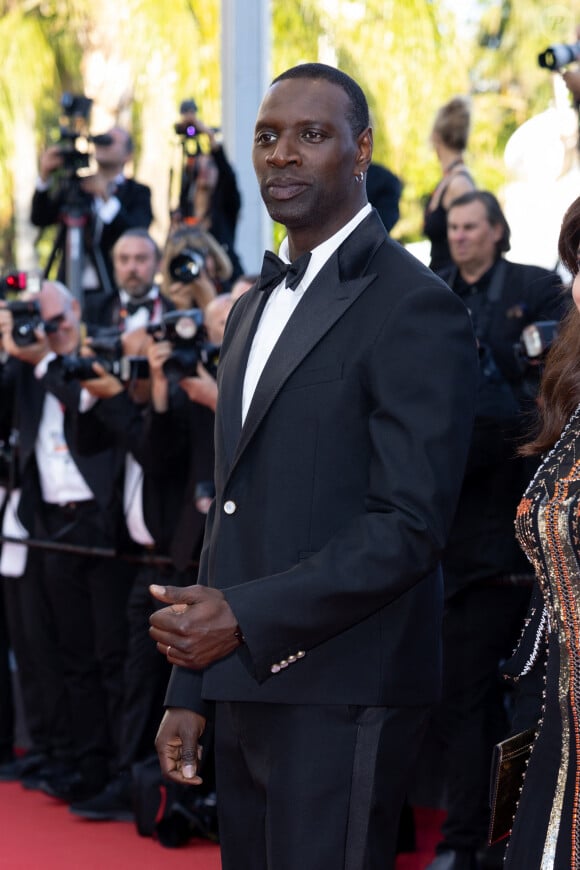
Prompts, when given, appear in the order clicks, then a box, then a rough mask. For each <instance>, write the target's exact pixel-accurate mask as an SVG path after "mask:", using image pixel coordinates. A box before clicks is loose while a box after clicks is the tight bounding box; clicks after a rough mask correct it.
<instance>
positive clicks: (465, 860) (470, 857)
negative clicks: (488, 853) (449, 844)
mask: <svg viewBox="0 0 580 870" xmlns="http://www.w3.org/2000/svg"><path fill="white" fill-rule="evenodd" d="M425 870H477V858H476V856H475V852H467V851H464V850H462V849H461V850H460V849H444V850H442V851H441V852H439V854H438V855H436V856H435V858H434V859H433V861H431V863H430V864H428V865H427V867H426V868H425Z"/></svg>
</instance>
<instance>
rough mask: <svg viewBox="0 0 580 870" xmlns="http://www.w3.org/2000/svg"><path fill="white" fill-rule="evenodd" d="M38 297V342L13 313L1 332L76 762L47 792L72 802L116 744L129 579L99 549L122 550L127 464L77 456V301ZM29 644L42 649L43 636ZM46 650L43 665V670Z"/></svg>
mask: <svg viewBox="0 0 580 870" xmlns="http://www.w3.org/2000/svg"><path fill="white" fill-rule="evenodd" d="M37 301H38V305H39V310H40V316H41V318H42V323H43V326H42V327H41V328H37V329H36V330H35V332H34V334H33V336H32V338H33V341H32V342H31V343H29V344H26V345H22V344H19V343H17V342H15V340H14V333H13V317H12V313H11V312H10V311H9V310H8V309H7V308H6V307H4V305H2V307H0V332H1V333H2V340H3V345H4V348H5V350H6V351H7V352H8V353H9V354H10V355H11V357H13V358H14V360H15V362H17V366H16V367H15V373H14V376H15V379H16V383H15V391H14V401H15V402H16V405H17V409H18V414H17V428H18V431H19V449H18V471H19V475H20V480H21V488H22V495H21V499H20V504H19V516H20V520H21V521H22V523H23V525H24V526H25V528H26V529H27V531H28V532H29V534H30V535H31V536H32V537H35V538H37V539H40V540H43V541H47V543H48V544H49V548H47V549H46V550H43V551H41V552H40V555H39V563H40V564H39V568H38V576H39V580H38V583H39V590H38V591H39V595H38V599H39V600H38V603H37V605H36V607H37V608H44V610H43V612H40V613H37V614H36V617H37V619H38V621H39V623H40V622H41V623H43V628H44V629H45V630H47V629H46V626H47V625H48V629H49V630H51V631H53V632H54V636H55V638H56V644H57V647H58V654H59V660H60V666H61V668H62V675H63V678H64V688H65V698H64V699H62V698H59V700H58V704H59V707H62V706H66V711H65V715H66V716H67V717H68V719H69V725H70V748H69V752H68V755H67V758H66V761H67V765H66V766H64V765H63V766H61V767H60V768H59V769H58V771H55V770H54V769H51V772H50V775H48V776H47V779H46V780H45V781H44V782H43V784H42V788H43V790H44V791H46V792H47V793H49V794H51V795H52V796H54V797H57V798H60V799H64V800H75V799H79V798H81V797H87V796H89V795H90V794H94V793H96V792H97V791H99V790H100V789H101V788H102V786H103V785H104V783H105V782H106V781H107V780H108V778H109V776H110V766H111V765H112V763H113V761H114V758H115V751H116V749H117V748H118V732H119V719H120V708H121V700H122V693H123V680H122V674H123V662H124V657H125V649H126V602H127V598H128V594H129V586H130V578H129V576H128V574H127V571H126V568H125V567H124V566H123V565H122V564H120V563H119V562H118V561H117V560H114V559H112V558H105V557H103V556H100V554H99V551H101V552H102V551H112V550H113V549H114V548H115V544H116V535H117V533H118V529H119V521H120V516H121V514H120V504H121V503H120V490H119V485H120V473H121V471H122V466H121V459H122V457H121V455H120V454H119V453H118V452H116V451H114V450H101V451H100V452H98V453H96V454H95V455H94V456H90V457H86V456H81V455H80V454H79V452H78V451H77V450H76V449H75V436H74V429H75V424H76V416H77V411H78V408H79V407H80V404H81V401H82V399H81V390H80V385H79V384H78V382H76V383H75V382H73V383H68V382H67V381H66V380H65V379H64V378H63V374H62V368H61V365H60V358H61V357H62V356H63V355H66V354H70V353H74V352H75V351H76V350H77V348H78V345H79V341H80V310H79V304H78V301H77V300H76V299H74V298H73V297H72V296H71V294H70V293H69V292H68V290H67V289H66V287H64V285H62V284H60V283H58V282H51V281H45V282H43V284H42V289H41V291H40V293H39V295H38V300H37ZM2 386H3V388H4V386H5V387H6V389H8V388H9V387H10V385H9V384H6V385H4V384H3V385H2ZM4 396H5V393H4V389H3V390H2V397H4ZM50 544H54V545H56V546H55V547H54V549H52V548H50ZM77 548H78V549H77ZM41 596H42V600H41ZM28 624H32V621H31V620H29V623H28ZM28 641H29V644H30V645H31V646H34V645H35V643H36V642H37V637H36V632H35V631H34V630H33V631H31V632H30V635H29V637H28ZM41 654H42V653H41V652H38V657H37V662H38V667H39V668H41V669H45V668H46V665H45V663H44V662H43V661H41V660H39V657H40V656H41ZM42 672H43V673H44V670H43V671H42ZM43 690H46V687H44V686H43Z"/></svg>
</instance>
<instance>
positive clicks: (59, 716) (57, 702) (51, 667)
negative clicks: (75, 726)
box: [1, 550, 71, 760]
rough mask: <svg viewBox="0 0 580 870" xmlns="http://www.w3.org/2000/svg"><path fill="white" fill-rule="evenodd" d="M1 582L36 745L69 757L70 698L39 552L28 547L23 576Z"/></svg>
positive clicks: (29, 728)
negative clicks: (43, 579) (43, 580)
mask: <svg viewBox="0 0 580 870" xmlns="http://www.w3.org/2000/svg"><path fill="white" fill-rule="evenodd" d="M1 582H2V591H3V594H4V603H5V607H6V621H7V625H8V635H9V638H10V646H11V648H12V651H13V653H14V656H15V658H16V665H17V669H18V683H19V686H20V691H21V695H22V704H23V708H24V716H25V719H26V727H27V731H28V734H29V736H30V739H31V742H32V746H31V749H32V751H37V752H44V753H46V754H48V755H51V756H53V757H55V758H59V759H63V760H64V759H68V758H69V753H70V741H71V732H70V724H71V723H70V717H69V712H68V696H67V692H66V689H65V680H64V674H63V669H62V662H61V657H60V650H59V645H58V638H57V632H56V625H55V621H54V619H53V615H52V607H51V604H50V600H49V598H48V597H47V595H46V592H45V588H44V583H43V582H42V554H41V553H40V551H38V550H30V551H29V553H28V559H27V563H26V570H25V572H24V574H23V575H22V577H10V578H5V579H3V580H2V581H1Z"/></svg>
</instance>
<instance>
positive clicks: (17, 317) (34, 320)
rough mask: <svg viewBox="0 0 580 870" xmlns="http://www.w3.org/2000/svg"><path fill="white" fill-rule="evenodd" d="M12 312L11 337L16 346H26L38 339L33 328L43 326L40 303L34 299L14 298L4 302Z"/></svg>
mask: <svg viewBox="0 0 580 870" xmlns="http://www.w3.org/2000/svg"><path fill="white" fill-rule="evenodd" d="M6 307H7V309H8V310H9V311H10V312H11V313H12V320H13V326H12V339H13V341H14V344H17V345H18V347H28V346H29V345H31V344H36V342H37V341H38V339H37V337H36V335H35V330H36V329H39V328H41V327H42V326H43V321H42V316H41V314H40V305H39V304H38V302H37V301H36V299H34V300H27V301H26V302H24V301H22V300H20V299H15V300H13V301H12V302H7V303H6Z"/></svg>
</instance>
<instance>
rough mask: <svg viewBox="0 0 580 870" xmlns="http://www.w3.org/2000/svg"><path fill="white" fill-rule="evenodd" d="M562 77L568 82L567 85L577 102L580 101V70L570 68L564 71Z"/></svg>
mask: <svg viewBox="0 0 580 870" xmlns="http://www.w3.org/2000/svg"><path fill="white" fill-rule="evenodd" d="M562 78H563V79H564V81H565V83H566V87H567V88H568V90H569V91H570V93H571V94H572V96H573V97H574V101H575V102H576V103H579V102H580V70H579V69H568V70H564V72H563V73H562Z"/></svg>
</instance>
